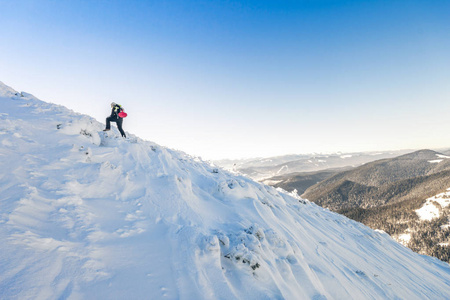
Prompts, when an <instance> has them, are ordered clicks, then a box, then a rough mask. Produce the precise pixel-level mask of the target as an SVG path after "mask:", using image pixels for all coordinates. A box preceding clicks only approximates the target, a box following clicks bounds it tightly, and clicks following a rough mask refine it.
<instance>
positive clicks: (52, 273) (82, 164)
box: [0, 83, 450, 299]
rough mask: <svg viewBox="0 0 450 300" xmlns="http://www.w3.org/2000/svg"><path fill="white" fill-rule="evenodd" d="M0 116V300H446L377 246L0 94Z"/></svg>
mask: <svg viewBox="0 0 450 300" xmlns="http://www.w3.org/2000/svg"><path fill="white" fill-rule="evenodd" d="M0 103H1V108H2V109H1V112H0V166H1V167H2V173H1V175H0V189H1V190H0V191H1V196H0V239H1V240H2V243H1V244H0V270H1V272H0V298H1V299H424V298H425V299H427V298H428V299H449V298H450V266H449V265H448V264H446V263H444V262H441V261H439V260H438V259H435V258H431V257H427V256H421V255H418V254H416V253H414V252H412V251H411V250H409V249H408V248H406V247H404V246H402V245H400V244H399V243H397V242H395V241H394V240H392V239H391V238H390V237H389V236H388V235H387V234H385V233H382V232H376V231H373V230H371V229H369V228H368V227H366V226H364V225H362V224H360V223H357V222H354V221H351V220H349V219H347V218H346V217H344V216H341V215H338V214H336V213H332V212H330V211H328V210H325V209H323V208H321V207H319V206H317V205H315V204H313V203H310V202H308V201H305V200H302V199H300V198H298V197H295V196H294V195H289V194H287V193H284V192H282V191H280V190H276V189H274V188H272V187H269V186H266V185H263V184H261V183H257V182H255V181H253V180H251V179H249V178H247V177H244V176H236V175H235V174H232V173H230V172H228V171H225V170H223V169H220V168H217V167H216V166H214V165H212V164H211V163H209V162H204V161H202V160H201V159H198V158H196V157H192V156H190V155H187V154H185V153H182V152H178V151H173V150H170V149H167V148H165V147H162V146H159V145H157V144H155V143H153V142H149V141H144V140H142V139H140V138H138V137H135V136H133V135H132V134H127V135H128V136H129V138H127V139H122V138H121V137H120V134H119V133H118V131H117V130H116V128H114V130H112V131H110V132H108V133H107V134H105V133H104V132H103V131H102V129H103V128H104V124H101V123H99V122H98V121H96V120H95V119H93V118H91V117H89V116H85V115H80V114H77V113H74V112H73V111H71V110H69V109H67V108H64V107H61V106H58V105H54V104H49V103H46V102H43V101H40V100H38V99H36V98H35V97H33V96H32V95H29V94H27V93H18V92H16V91H14V90H13V89H11V88H9V87H7V86H5V85H4V84H2V83H0ZM131 117H132V116H130V118H131ZM124 127H125V129H126V120H125V125H124Z"/></svg>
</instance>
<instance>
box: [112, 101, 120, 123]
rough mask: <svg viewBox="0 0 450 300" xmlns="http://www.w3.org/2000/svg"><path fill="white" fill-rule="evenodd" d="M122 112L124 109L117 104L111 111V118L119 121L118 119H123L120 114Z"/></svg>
mask: <svg viewBox="0 0 450 300" xmlns="http://www.w3.org/2000/svg"><path fill="white" fill-rule="evenodd" d="M121 111H122V107H121V106H120V105H119V104H116V105H115V106H114V107H113V108H112V109H111V118H113V119H115V120H118V119H122V118H121V117H119V113H120V112H121Z"/></svg>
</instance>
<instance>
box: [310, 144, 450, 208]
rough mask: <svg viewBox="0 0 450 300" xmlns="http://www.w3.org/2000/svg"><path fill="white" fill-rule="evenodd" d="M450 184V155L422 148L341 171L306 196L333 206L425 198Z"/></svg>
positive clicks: (314, 186)
mask: <svg viewBox="0 0 450 300" xmlns="http://www.w3.org/2000/svg"><path fill="white" fill-rule="evenodd" d="M448 187H450V156H446V155H444V154H441V153H438V152H435V151H432V150H420V151H416V152H413V153H409V154H405V155H402V156H399V157H395V158H391V159H383V160H378V161H375V162H371V163H367V164H365V165H363V166H360V167H358V168H354V169H351V170H348V171H344V172H340V173H338V174H336V175H334V176H332V177H331V178H328V179H326V180H324V181H322V182H320V183H318V184H315V185H313V186H312V187H310V188H308V189H307V190H306V191H305V193H304V194H303V197H305V198H307V199H310V200H311V201H314V202H315V203H317V204H319V205H321V206H323V207H326V208H330V209H332V210H342V209H351V208H371V207H378V206H381V205H385V204H391V203H396V202H401V201H405V200H416V201H423V200H424V199H426V198H428V197H431V196H433V195H436V194H438V193H439V192H443V191H444V190H445V189H446V188H448Z"/></svg>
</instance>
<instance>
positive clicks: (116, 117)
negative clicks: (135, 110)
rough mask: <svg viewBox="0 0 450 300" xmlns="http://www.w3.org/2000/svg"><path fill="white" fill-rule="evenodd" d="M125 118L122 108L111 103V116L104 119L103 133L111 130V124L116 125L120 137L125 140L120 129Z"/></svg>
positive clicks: (123, 133)
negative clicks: (114, 123)
mask: <svg viewBox="0 0 450 300" xmlns="http://www.w3.org/2000/svg"><path fill="white" fill-rule="evenodd" d="M124 117H126V114H125V112H124V111H123V108H122V106H120V105H119V104H117V103H115V102H112V103H111V116H109V117H107V118H106V128H105V129H104V130H103V131H108V130H111V122H116V123H117V128H118V129H119V131H120V134H122V137H124V138H126V137H127V136H126V135H125V132H124V131H123V129H122V123H123V118H124Z"/></svg>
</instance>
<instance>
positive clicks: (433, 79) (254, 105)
mask: <svg viewBox="0 0 450 300" xmlns="http://www.w3.org/2000/svg"><path fill="white" fill-rule="evenodd" d="M449 16H450V1H440V0H433V1H425V0H424V1H414V0H405V1H393V0H389V1H384V0H380V1H362V0H361V1H337V0H336V1H321V0H316V1H312V0H311V1H302V0H298V1H282V0H281V1H261V0H256V1H186V0H184V1H183V0H170V1H169V0H166V1H144V0H141V1H137V0H135V1H132V0H127V1H125V0H123V1H114V0H108V1H106V0H96V1H87V0H84V1H83V0H77V1H75V0H73V1H65V0H54V1H44V0H39V1H38V0H34V1H33V0H16V1H14V0H10V1H5V0H0V81H2V82H4V83H5V84H7V85H9V86H11V87H12V88H14V89H16V90H19V91H26V92H29V93H32V94H34V95H35V96H36V97H38V98H40V99H42V100H45V101H49V102H53V103H57V104H62V105H64V106H67V107H68V108H71V109H73V110H75V111H77V112H81V113H86V114H89V115H91V116H93V117H95V118H97V119H98V120H99V121H101V122H104V119H105V118H106V116H107V115H108V114H109V110H110V107H109V104H110V102H111V101H115V102H117V103H119V104H122V105H123V106H124V107H125V109H126V111H127V113H128V114H129V117H127V118H126V119H125V121H124V129H125V130H126V131H129V132H131V133H134V134H136V135H138V136H140V137H142V138H144V139H147V140H151V141H154V142H156V143H158V144H161V145H163V146H168V147H171V148H175V149H180V150H183V151H185V152H187V153H189V154H192V155H198V156H202V157H203V158H205V159H218V158H243V157H256V156H272V155H282V154H291V153H310V152H334V151H343V152H348V151H373V150H388V149H392V150H394V149H416V148H439V147H450V117H449V116H450V17H449Z"/></svg>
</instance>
